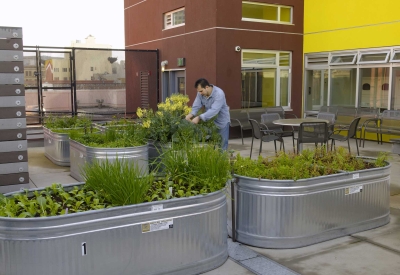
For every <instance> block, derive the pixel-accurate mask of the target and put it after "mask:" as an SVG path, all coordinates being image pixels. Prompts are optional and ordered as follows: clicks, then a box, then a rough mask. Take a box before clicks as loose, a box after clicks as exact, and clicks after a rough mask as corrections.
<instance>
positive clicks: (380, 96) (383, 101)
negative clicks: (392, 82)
mask: <svg viewBox="0 0 400 275" xmlns="http://www.w3.org/2000/svg"><path fill="white" fill-rule="evenodd" d="M360 87H361V89H360V91H361V92H360V96H359V98H360V102H359V106H360V107H374V108H382V109H386V108H387V103H388V96H389V95H388V94H389V68H361V69H360Z"/></svg>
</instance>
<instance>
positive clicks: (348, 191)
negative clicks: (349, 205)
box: [344, 185, 363, 195]
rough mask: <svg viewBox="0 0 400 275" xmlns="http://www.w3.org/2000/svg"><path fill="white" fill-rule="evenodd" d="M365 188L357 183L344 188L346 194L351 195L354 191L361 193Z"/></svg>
mask: <svg viewBox="0 0 400 275" xmlns="http://www.w3.org/2000/svg"><path fill="white" fill-rule="evenodd" d="M362 190H363V186H362V185H357V186H352V187H347V188H345V189H344V194H345V195H350V194H354V193H360V192H362Z"/></svg>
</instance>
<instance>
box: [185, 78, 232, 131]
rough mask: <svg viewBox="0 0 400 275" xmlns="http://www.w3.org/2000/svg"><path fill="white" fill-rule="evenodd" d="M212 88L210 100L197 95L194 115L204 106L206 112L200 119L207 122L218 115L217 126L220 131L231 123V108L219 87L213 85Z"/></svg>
mask: <svg viewBox="0 0 400 275" xmlns="http://www.w3.org/2000/svg"><path fill="white" fill-rule="evenodd" d="M212 87H213V89H212V92H211V94H210V96H209V97H208V98H207V97H206V96H202V95H201V94H200V93H197V96H196V99H195V100H194V102H193V106H192V115H193V116H195V115H196V114H197V112H198V111H199V110H200V109H201V107H202V106H204V107H205V109H206V112H205V113H203V114H201V115H200V119H201V120H203V121H207V120H210V119H211V118H213V117H214V116H216V115H217V118H216V119H215V125H217V127H218V128H219V129H222V128H224V127H226V125H227V124H228V123H230V121H231V120H230V115H229V107H228V105H227V104H226V99H225V94H224V91H222V90H221V89H220V88H218V87H217V86H214V85H213V86H212Z"/></svg>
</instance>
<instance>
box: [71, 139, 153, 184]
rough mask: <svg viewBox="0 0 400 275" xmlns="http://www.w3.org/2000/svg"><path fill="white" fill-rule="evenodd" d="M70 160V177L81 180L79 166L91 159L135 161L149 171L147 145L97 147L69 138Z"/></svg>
mask: <svg viewBox="0 0 400 275" xmlns="http://www.w3.org/2000/svg"><path fill="white" fill-rule="evenodd" d="M69 144H70V160H71V168H70V171H71V177H73V178H74V179H76V180H78V181H83V177H82V176H81V167H83V165H84V164H85V163H86V162H88V163H92V162H93V160H95V159H96V160H97V161H105V160H106V159H107V160H108V161H110V162H113V161H115V159H117V158H119V159H125V160H128V161H129V162H132V163H135V164H137V165H138V166H139V168H140V169H141V170H142V171H143V172H144V173H146V174H147V173H148V171H149V156H148V145H147V144H146V145H143V146H136V147H124V148H98V147H90V146H85V145H83V144H81V143H79V142H77V141H75V140H72V139H70V142H69Z"/></svg>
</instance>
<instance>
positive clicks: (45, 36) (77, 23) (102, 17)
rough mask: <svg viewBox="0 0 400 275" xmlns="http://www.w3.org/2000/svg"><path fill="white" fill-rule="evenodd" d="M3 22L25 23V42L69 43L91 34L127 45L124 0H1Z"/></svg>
mask: <svg viewBox="0 0 400 275" xmlns="http://www.w3.org/2000/svg"><path fill="white" fill-rule="evenodd" d="M0 9H1V16H0V26H7V27H22V28H23V29H22V32H23V44H24V46H36V45H39V46H57V47H66V46H70V45H71V41H73V40H81V42H82V43H83V42H84V41H85V38H86V37H87V36H88V35H92V36H94V37H95V38H96V43H98V44H109V45H111V46H112V48H114V49H123V48H125V42H124V41H125V38H124V0H112V1H105V0H67V1H61V0H36V1H33V0H0Z"/></svg>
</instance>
